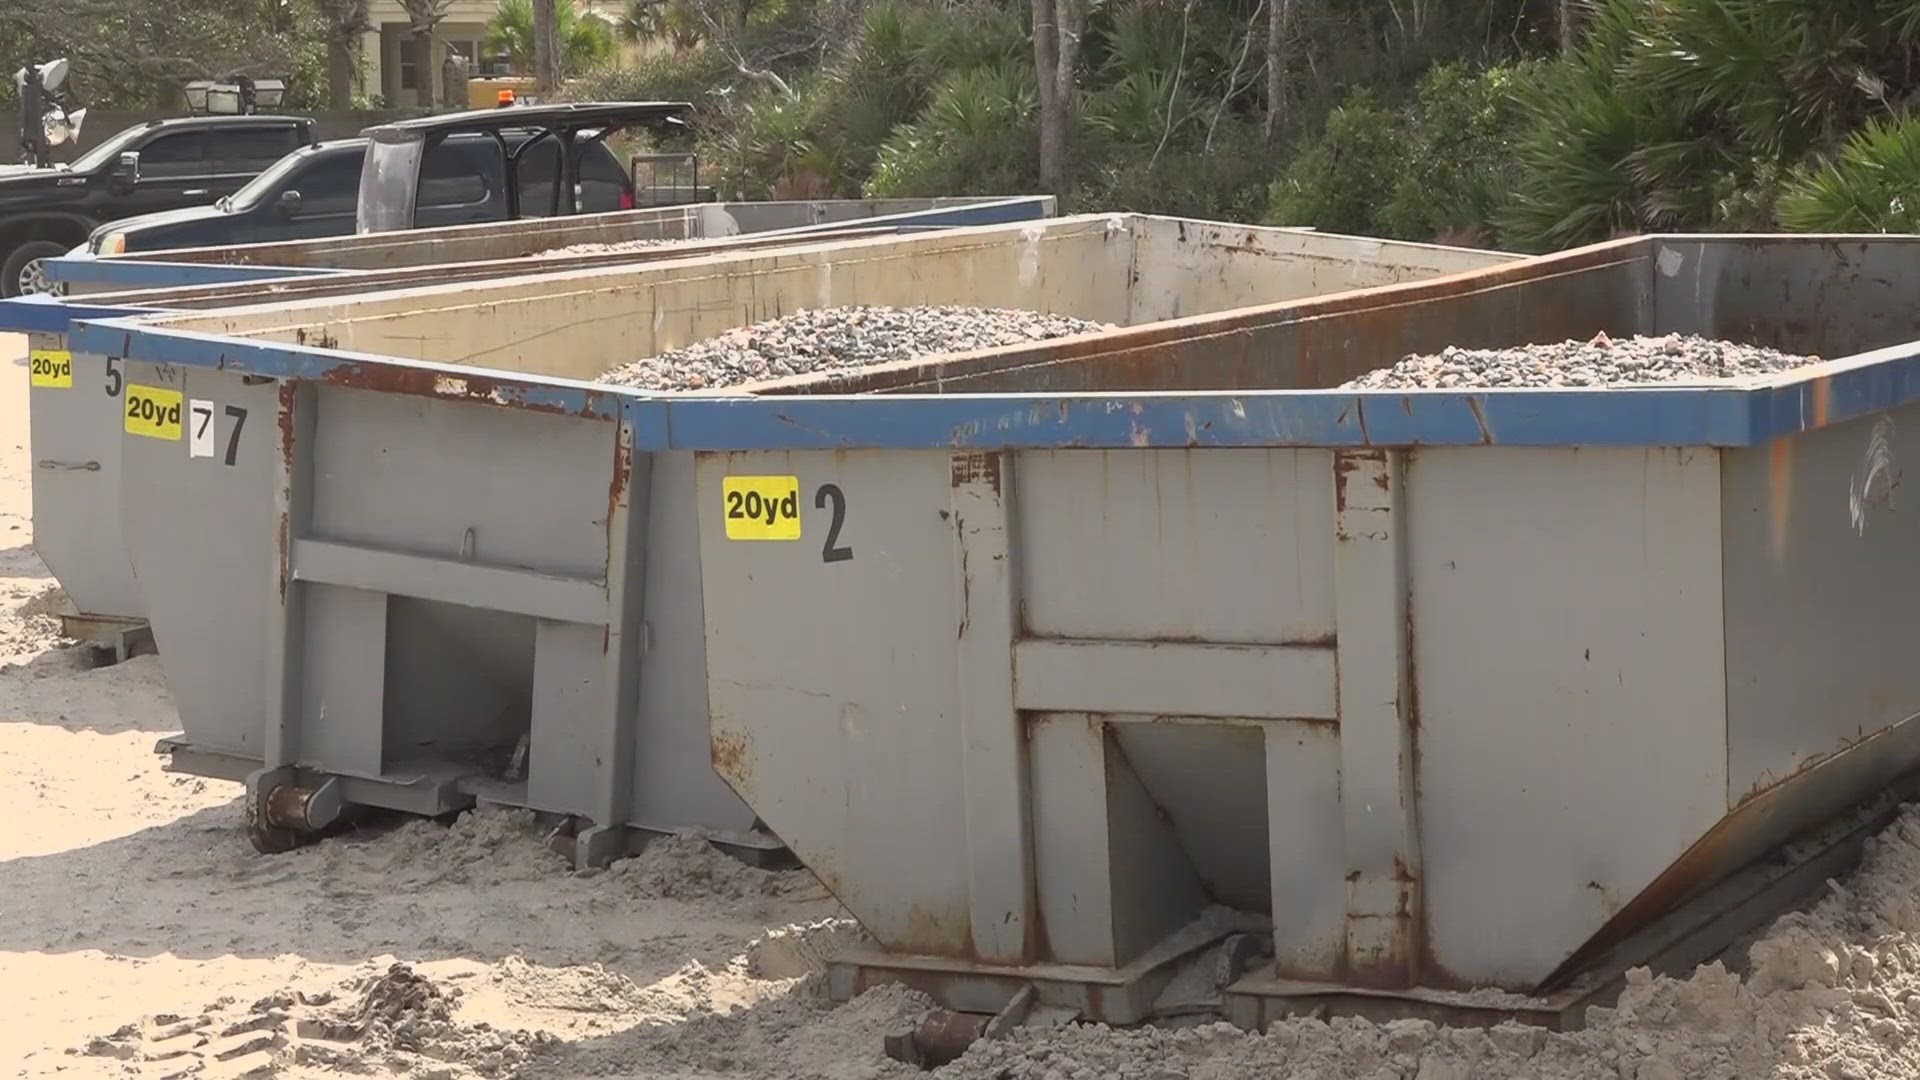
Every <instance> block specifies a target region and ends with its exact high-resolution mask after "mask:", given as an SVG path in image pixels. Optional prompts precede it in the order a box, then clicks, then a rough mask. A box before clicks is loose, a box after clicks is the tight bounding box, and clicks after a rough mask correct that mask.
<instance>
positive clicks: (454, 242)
mask: <svg viewBox="0 0 1920 1080" xmlns="http://www.w3.org/2000/svg"><path fill="white" fill-rule="evenodd" d="M1035 203H1041V204H1044V206H1045V207H1046V209H1045V210H1044V211H1043V212H1041V213H1038V214H1036V213H1034V212H1033V209H1032V208H1033V205H1034V204H1035ZM1053 204H1054V200H1053V197H1052V196H1041V195H1030V196H1020V197H1007V196H978V197H973V196H969V197H956V198H939V199H822V200H811V201H808V200H796V201H787V202H727V203H705V204H699V205H691V206H669V207H657V208H654V209H650V210H622V211H618V212H615V213H610V214H584V215H579V216H570V217H560V218H542V217H530V218H522V219H519V220H517V221H501V222H485V223H482V224H477V225H454V226H447V227H444V228H438V229H415V230H411V231H409V232H406V233H404V234H399V235H396V234H391V233H374V234H368V235H355V236H329V237H324V238H321V239H315V240H295V241H286V242H278V243H264V244H232V245H228V246H225V247H203V248H177V249H173V250H170V251H151V252H137V253H134V254H130V255H116V256H112V257H109V258H102V257H99V256H94V255H87V254H69V255H68V256H66V257H65V258H60V259H52V260H49V262H48V264H47V265H48V276H49V277H50V278H51V279H52V280H53V281H55V282H56V283H58V284H60V285H61V286H62V287H63V288H64V289H65V291H66V294H67V295H69V296H80V295H85V294H88V293H96V292H109V291H114V292H117V291H124V290H127V289H150V288H172V287H177V286H181V285H207V284H215V283H221V282H237V281H260V280H266V279H269V278H286V277H303V276H313V275H325V274H335V273H342V272H345V271H349V270H391V269H396V268H399V267H406V266H429V265H434V264H439V263H456V262H475V261H479V260H489V259H514V258H526V257H528V256H531V255H538V254H541V253H543V252H550V251H555V250H558V249H562V248H568V247H573V246H576V245H580V244H621V243H627V242H630V241H634V240H692V239H715V238H719V237H724V236H738V235H740V234H742V233H765V232H774V231H778V230H789V229H805V228H809V227H821V226H833V225H841V224H847V223H850V222H855V221H862V220H865V219H869V218H882V217H885V218H891V217H896V216H899V215H902V214H912V213H925V212H927V211H938V210H953V209H967V210H969V211H970V213H968V214H967V215H965V216H964V217H963V218H954V219H946V220H947V221H948V222H951V221H953V220H967V221H971V222H977V223H983V224H984V223H989V222H995V221H1015V220H1023V219H1026V218H1031V217H1036V216H1038V217H1050V216H1052V214H1053ZM996 208H997V210H998V212H996Z"/></svg>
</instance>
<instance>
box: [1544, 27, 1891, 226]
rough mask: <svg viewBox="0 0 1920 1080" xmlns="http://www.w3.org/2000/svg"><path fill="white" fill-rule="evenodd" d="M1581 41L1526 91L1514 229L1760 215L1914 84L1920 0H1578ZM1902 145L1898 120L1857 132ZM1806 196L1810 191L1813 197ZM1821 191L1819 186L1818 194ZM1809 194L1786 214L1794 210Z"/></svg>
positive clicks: (1742, 222)
mask: <svg viewBox="0 0 1920 1080" xmlns="http://www.w3.org/2000/svg"><path fill="white" fill-rule="evenodd" d="M1585 7H1586V11H1585V12H1584V18H1583V19H1582V20H1581V22H1582V27H1581V34H1580V39H1579V41H1578V43H1577V44H1576V45H1575V47H1574V48H1573V49H1571V50H1569V52H1568V53H1567V60H1566V61H1565V63H1564V64H1563V65H1561V66H1560V68H1559V70H1558V71H1557V72H1556V73H1555V75H1554V76H1553V77H1551V78H1548V79H1545V80H1542V82H1541V84H1540V85H1539V86H1538V87H1536V88H1535V90H1534V91H1533V92H1532V93H1531V94H1530V95H1529V104H1530V106H1531V107H1532V109H1533V111H1534V113H1535V117H1536V121H1535V124H1534V127H1533V130H1532V132H1531V134H1530V135H1529V137H1528V139H1527V140H1526V142H1525V144H1524V146H1523V147H1522V166H1523V179H1522V182H1521V184H1520V190H1519V192H1518V193H1517V198H1516V200H1515V203H1514V215H1513V217H1512V219H1511V220H1510V221H1509V222H1508V223H1507V236H1508V238H1509V242H1511V243H1513V244H1515V245H1517V246H1523V247H1534V248H1551V247H1559V246H1564V245H1568V244H1576V243H1583V242H1587V241H1591V240H1596V239H1602V238H1604V237H1606V236H1608V235H1612V234H1615V233H1619V232H1636V231H1646V230H1650V229H1677V230H1690V229H1716V228H1719V229H1744V228H1768V227H1772V226H1774V225H1775V224H1776V223H1777V222H1778V208H1777V207H1776V203H1777V199H1778V197H1779V192H1780V191H1781V187H1782V183H1783V180H1784V178H1786V177H1788V176H1789V175H1793V176H1795V177H1797V182H1798V183H1799V184H1800V186H1801V187H1802V188H1803V189H1805V188H1806V187H1807V185H1809V184H1816V183H1817V182H1819V181H1818V179H1817V178H1818V177H1819V176H1824V178H1825V180H1824V182H1825V183H1826V184H1827V187H1828V189H1829V190H1828V193H1827V196H1826V198H1827V201H1828V203H1829V204H1830V205H1831V204H1832V203H1833V202H1834V201H1835V200H1836V199H1838V198H1839V195H1838V191H1837V188H1836V186H1835V185H1836V183H1837V178H1836V176H1835V175H1834V174H1832V173H1825V174H1819V173H1817V172H1813V171H1809V170H1808V169H1807V168H1805V167H1804V166H1805V165H1806V163H1807V162H1809V161H1810V160H1816V161H1817V160H1821V159H1823V158H1824V157H1825V156H1827V155H1830V154H1834V153H1836V152H1837V151H1839V150H1840V148H1841V147H1842V146H1843V145H1846V144H1847V140H1848V138H1849V137H1850V136H1851V135H1852V134H1853V133H1855V132H1857V131H1860V130H1861V129H1862V128H1863V126H1864V125H1866V124H1867V123H1868V122H1869V121H1870V120H1872V119H1874V118H1878V117H1886V116H1889V115H1893V116H1898V115H1900V114H1901V113H1903V112H1904V110H1905V109H1906V107H1907V104H1908V103H1909V102H1910V101H1911V100H1913V98H1914V96H1915V94H1916V91H1920V71H1916V70H1915V69H1914V67H1913V65H1912V63H1911V57H1912V56H1913V55H1914V54H1915V52H1916V51H1920V0H1847V2H1845V3H1836V2H1834V0H1587V2H1586V4H1585ZM1903 151H1904V147H1903V142H1902V140H1901V139H1900V138H1898V137H1897V131H1895V130H1893V129H1886V130H1879V131H1877V132H1876V133H1874V134H1873V135H1871V136H1870V137H1867V138H1866V139H1865V140H1864V141H1863V142H1861V143H1859V144H1856V145H1854V146H1853V147H1852V148H1851V150H1850V151H1849V153H1850V154H1851V157H1850V158H1849V159H1848V161H1849V163H1850V167H1851V169H1852V170H1853V171H1854V172H1855V173H1856V174H1860V175H1865V174H1866V173H1867V172H1870V171H1871V167H1870V166H1868V165H1866V164H1865V162H1866V160H1867V158H1870V157H1872V156H1873V155H1876V154H1895V153H1900V152H1903ZM1809 198H1811V196H1809ZM1814 201H1815V202H1817V201H1818V200H1814ZM1810 205H1811V203H1809V202H1808V200H1807V199H1803V200H1802V201H1801V204H1800V205H1799V206H1798V207H1797V208H1796V211H1795V214H1796V216H1798V217H1801V219H1803V220H1804V215H1805V214H1807V213H1810V210H1809V209H1808V207H1809V206H1810Z"/></svg>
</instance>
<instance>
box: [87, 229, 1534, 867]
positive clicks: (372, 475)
mask: <svg viewBox="0 0 1920 1080" xmlns="http://www.w3.org/2000/svg"><path fill="white" fill-rule="evenodd" d="M1511 258H1512V257H1511V256H1507V255H1501V254H1498V253H1489V252H1474V251H1463V250H1458V249H1448V248H1437V247H1430V246H1425V245H1409V244H1393V243H1382V242H1379V241H1372V240H1361V239H1355V238H1349V237H1338V236H1327V235H1319V234H1312V233H1300V232H1291V231H1285V230H1274V229H1258V228H1246V227H1238V226H1224V225H1212V224H1206V223H1200V222H1189V221H1180V220H1175V219H1159V218H1145V217H1124V216H1115V217H1108V216H1086V217H1077V218H1064V219H1055V220H1052V221H1047V222H1035V223H1028V224H1013V225H1005V226H989V227H981V228H968V229H958V230H954V231H952V232H947V233H937V234H928V235H920V236H913V237H906V238H890V239H867V240H852V241H841V242H836V243H832V244H820V245H812V246H797V247H791V248H783V249H781V250H780V251H778V252H768V253H751V252H743V253H739V254H734V255H727V256H721V257H714V258H710V259H705V260H700V261H677V262H673V263H663V264H660V265H657V266H653V267H648V268H626V269H620V268H606V269H600V270H593V271H579V272H572V273H567V274H562V275H550V276H545V277H539V278H525V279H520V280H514V281H501V282H489V283H487V284H485V285H479V284H464V285H452V286H445V287H439V288H429V289H417V290H409V291H405V292H399V293H391V294H383V295H378V296H369V297H359V298H341V299H335V300H317V301H302V302H297V303H293V304H285V305H275V306H272V307H261V308H256V309H239V310H228V311H223V312H217V313H209V314H205V315H177V316H165V317H156V318H153V319H148V320H139V321H126V322H107V323H101V324H96V325H92V326H87V327H83V328H82V329H81V330H80V332H79V336H78V340H79V342H80V345H81V347H82V348H85V349H88V350H90V351H95V352H98V353H100V354H102V355H116V356H121V357H124V358H126V359H127V370H128V376H127V378H128V380H129V386H134V385H136V384H137V385H138V387H139V390H138V396H139V397H140V399H141V400H152V401H154V402H155V403H156V404H157V405H158V406H164V407H166V408H167V409H172V408H175V407H178V408H179V409H180V410H181V416H182V418H183V419H182V420H181V421H180V426H178V427H176V426H174V424H173V421H172V420H171V419H167V420H164V421H160V422H149V421H147V420H146V419H144V417H145V415H146V413H145V412H144V411H143V412H142V414H141V417H142V418H141V419H139V421H138V423H136V424H135V425H134V426H133V427H131V428H130V429H129V430H131V431H132V432H133V434H131V435H129V436H128V438H127V439H126V442H125V446H124V448H123V453H124V455H125V457H124V476H123V484H122V503H123V507H124V512H125V513H126V514H127V515H128V516H129V517H130V518H132V517H135V516H137V517H138V518H139V520H140V522H141V527H140V528H139V529H138V530H136V531H134V532H133V533H132V534H131V535H130V537H129V541H130V545H131V546H130V554H131V556H132V560H133V565H134V567H135V570H136V571H137V573H138V576H139V578H140V580H141V581H142V583H143V584H144V585H145V588H146V599H147V603H148V610H149V614H150V617H151V619H152V623H153V627H154V631H155V634H156V635H157V636H158V638H159V640H160V647H161V651H162V655H163V656H165V658H166V668H167V675H168V680H169V683H170V685H171V687H172V688H173V692H174V699H175V702H176V704H177V706H178V708H179V710H180V714H181V718H182V722H183V724H184V727H185V735H184V737H183V738H182V739H181V740H179V741H177V742H175V743H174V744H173V745H172V750H173V753H174V763H175V767H177V768H183V769H186V770H188V771H193V772H200V773H205V774H209V775H227V776H234V777H238V776H243V775H247V774H249V773H250V772H252V771H253V770H260V769H264V770H265V771H264V772H257V773H253V775H251V776H250V778H249V787H250V791H251V798H250V804H251V805H254V806H256V807H258V808H261V810H260V819H261V821H263V822H268V823H269V824H270V819H271V818H272V817H273V815H272V814H271V813H270V812H269V811H270V810H271V808H272V803H273V796H274V793H275V792H277V791H289V792H294V793H296V794H293V795H289V796H287V798H288V799H290V800H295V801H297V800H299V799H304V798H307V797H308V796H307V795H299V794H298V793H300V792H307V793H310V794H311V796H312V797H313V798H319V799H320V801H321V803H322V804H323V805H327V806H331V805H333V801H334V800H344V801H346V802H358V803H368V804H375V805H383V806H391V807H397V808H401V809H409V810H414V811H419V812H439V811H444V810H448V809H452V808H455V807H458V806H460V805H463V804H465V803H466V802H469V801H471V800H473V799H476V798H486V799H492V800H496V801H499V802H505V803H515V804H520V805H526V806H531V807H534V808H536V809H540V810H544V811H551V812H555V813H564V814H570V815H576V816H578V817H579V818H580V819H582V820H583V822H584V823H586V825H587V827H586V828H585V829H584V830H583V831H582V834H581V836H580V837H579V840H578V842H577V844H576V851H577V853H578V856H579V857H580V858H581V859H582V860H583V861H590V860H593V859H598V858H604V857H607V856H609V855H611V854H615V853H617V852H618V851H620V850H622V849H623V847H624V845H625V843H626V838H627V828H628V827H637V828H641V829H648V830H657V829H662V828H669V827H676V826H684V825H689V824H701V825H706V826H719V827H724V828H736V829H737V828H740V827H743V826H746V825H749V824H750V823H751V822H752V820H753V814H752V813H751V812H750V811H749V810H748V809H747V808H746V807H745V806H744V805H743V804H741V803H740V802H739V801H738V800H737V799H736V797H735V796H734V795H733V794H732V793H731V792H730V791H728V790H727V788H726V787H725V786H724V785H723V784H722V783H721V782H720V781H719V780H718V779H717V778H716V777H715V776H714V773H713V770H712V768H711V767H710V762H709V759H710V753H711V752H710V749H709V743H708V734H707V709H706V701H707V693H708V691H707V680H706V675H705V661H704V650H705V646H706V639H705V637H704V635H703V631H702V623H701V607H700V596H701V591H700V580H699V573H698V568H697V565H696V550H695V549H696V547H697V544H698V536H697V528H696V524H695V521H694V518H693V505H694V499H693V496H694V491H693V486H692V485H693V461H692V458H691V456H690V455H685V454H659V455H651V454H647V453H644V452H642V451H639V450H637V449H636V445H635V440H636V439H638V438H642V437H650V436H649V435H648V433H642V432H640V431H639V430H638V429H636V428H634V427H633V426H632V425H631V424H629V423H627V422H625V421H624V420H623V415H624V408H625V406H626V404H627V403H629V402H631V401H634V400H638V396H637V395H635V394H634V393H632V392H629V391H623V390H616V389H614V388H612V387H607V386H595V385H588V384H583V383H579V382H574V381H568V380H574V379H583V378H593V377H596V376H598V375H600V374H601V373H602V372H604V371H605V370H607V369H609V368H611V367H614V366H618V365H620V364H623V363H626V362H628V361H630V360H634V359H639V358H641V357H644V356H648V355H653V354H656V353H659V352H661V351H664V350H667V349H670V348H672V347H675V346H677V345H680V344H684V343H687V342H691V341H694V340H698V339H702V338H706V337H709V336H712V335H714V334H716V333H719V332H722V331H724V330H726V329H730V328H733V327H736V326H738V325H741V324H743V323H749V322H753V321H756V320H758V319H761V318H765V317H769V316H773V315H777V314H780V313H782V312H787V311H792V310H794V309H796V308H799V307H809V306H831V305H837V304H844V303H876V304H913V303H948V302H958V303H979V304H1002V305H1017V306H1023V307H1028V308H1032V309H1036V310H1045V311H1056V312H1063V313H1070V314H1074V315H1079V316H1083V317H1090V318H1096V319H1101V320H1107V321H1112V322H1116V323H1123V324H1144V323H1152V322H1155V321H1157V320H1165V319H1168V318H1171V317H1174V316H1180V315H1186V314H1192V313H1197V312H1204V311H1217V310H1221V309H1225V308H1230V307H1233V306H1236V305H1244V304H1248V303H1258V302H1272V301H1280V300H1286V299H1291V298H1296V297H1300V296H1308V295H1315V294H1320V293H1325V292H1330V291H1338V290H1341V289H1344V288H1349V287H1352V286H1356V285H1373V284H1379V283H1382V282H1390V281H1397V280H1410V279H1415V278H1424V277H1431V276H1434V275H1436V274H1441V273H1446V272H1450V271H1456V270H1460V269H1465V268H1470V267H1476V266H1487V265H1491V264H1494V263H1498V262H1502V261H1508V260H1510V259H1511ZM1205 323H1206V320H1204V319H1203V320H1199V321H1198V322H1197V323H1195V324H1194V325H1195V327H1196V329H1195V330H1194V332H1196V333H1198V332H1204V326H1205ZM129 401H130V403H131V401H132V399H131V398H130V399H129ZM141 408H143V410H144V408H145V407H144V406H142V407H141ZM157 492H165V493H166V494H165V496H164V497H156V496H155V493H157ZM249 658H258V659H257V660H253V659H249ZM263 721H264V722H263ZM523 748H524V750H523ZM522 762H524V764H522ZM329 784H331V785H333V790H332V794H329V795H327V796H325V797H324V798H321V797H320V794H319V793H320V792H321V791H323V790H325V789H327V788H328V785H329ZM283 820H284V819H283ZM276 827H277V826H276ZM260 831H261V830H259V829H256V839H263V840H264V842H266V843H269V844H271V843H277V842H278V841H277V840H276V839H275V838H274V837H272V836H267V837H264V838H262V837H260V836H259V835H258V834H259V833H260Z"/></svg>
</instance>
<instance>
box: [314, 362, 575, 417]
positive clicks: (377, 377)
mask: <svg viewBox="0 0 1920 1080" xmlns="http://www.w3.org/2000/svg"><path fill="white" fill-rule="evenodd" d="M319 381H321V382H325V383H331V384H334V385H337V386H350V387H354V388H356V389H361V390H377V391H381V392H383V393H390V394H412V395H414V396H416V397H437V398H446V399H450V400H465V401H474V402H479V403H481V404H483V405H503V406H509V407H512V408H516V409H525V410H527V411H529V412H542V413H552V414H554V415H556V416H584V417H589V418H592V419H602V418H603V417H601V415H600V413H599V411H598V410H597V409H596V408H595V405H596V404H597V399H598V397H599V395H597V394H595V393H593V392H591V391H589V392H585V393H583V396H582V399H581V404H580V405H579V406H578V407H575V408H569V407H567V406H565V405H561V404H557V403H554V402H549V401H534V400H530V399H529V398H528V397H527V389H528V388H527V387H526V386H524V385H523V384H521V383H518V382H515V381H513V380H511V379H502V378H498V377H495V376H492V375H488V374H485V373H482V372H480V371H478V370H468V371H463V372H461V373H460V374H458V375H448V374H446V373H444V372H439V371H431V370H427V369H424V368H417V367H410V366H406V365H403V364H380V363H371V364H369V363H359V362H354V363H345V364H339V365H336V366H334V367H331V368H328V369H327V370H326V371H325V372H324V373H322V374H321V375H320V378H319Z"/></svg>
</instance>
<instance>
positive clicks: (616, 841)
mask: <svg viewBox="0 0 1920 1080" xmlns="http://www.w3.org/2000/svg"><path fill="white" fill-rule="evenodd" d="M633 442H634V439H633V425H632V423H631V422H630V421H628V420H626V419H625V418H622V420H621V421H620V425H619V428H618V433H617V435H616V437H615V440H614V465H613V481H612V483H611V484H610V485H609V487H608V489H607V576H606V590H605V595H606V598H607V600H606V604H607V606H606V608H605V611H606V614H605V618H606V620H607V627H606V637H605V639H604V640H605V642H606V652H605V655H604V656H603V657H602V660H601V664H602V670H603V672H604V675H603V678H602V685H603V686H604V687H605V691H604V693H605V694H606V696H607V702H606V705H607V707H606V708H603V709H602V710H601V711H600V715H601V716H602V717H603V718H604V719H605V721H606V724H607V726H606V731H605V733H604V735H603V739H604V741H605V746H606V751H605V752H606V754H607V767H606V772H605V776H606V787H605V789H604V790H603V791H601V793H600V798H599V803H598V811H599V819H600V821H599V824H597V825H594V826H593V827H591V828H588V829H584V830H582V831H581V833H580V835H579V836H577V837H575V838H574V847H573V858H574V863H575V864H576V865H578V866H581V867H586V866H604V865H606V864H607V863H608V862H610V861H612V860H614V859H616V858H619V857H620V856H621V855H624V854H626V848H627V826H626V821H627V817H628V812H627V811H628V807H629V806H630V805H631V804H632V802H633V791H632V788H633V772H634V767H633V755H634V753H635V747H634V731H633V727H634V725H633V724H632V723H630V722H628V721H627V720H626V719H625V718H627V717H631V716H634V715H636V714H637V713H638V712H639V709H640V658H641V655H642V654H643V653H644V652H645V651H646V624H645V622H644V621H643V618H642V617H643V615H644V614H645V612H646V584H647V512H646V509H645V508H646V507H648V506H649V505H651V503H650V500H651V499H652V495H653V482H652V481H653V455H652V454H635V453H634V449H633ZM636 507H637V508H639V509H636Z"/></svg>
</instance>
